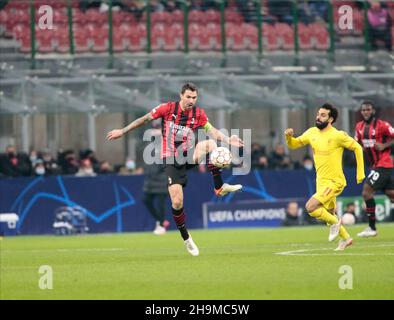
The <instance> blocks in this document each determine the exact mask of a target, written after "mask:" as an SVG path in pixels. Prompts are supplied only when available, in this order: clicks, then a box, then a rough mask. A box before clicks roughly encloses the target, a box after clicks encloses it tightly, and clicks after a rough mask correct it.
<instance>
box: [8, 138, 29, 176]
mask: <svg viewBox="0 0 394 320" xmlns="http://www.w3.org/2000/svg"><path fill="white" fill-rule="evenodd" d="M5 152H6V153H5V155H3V156H2V157H1V159H0V168H1V171H2V173H3V174H4V175H5V176H9V177H20V176H29V175H30V174H31V169H32V168H31V163H30V159H29V157H28V155H27V154H26V153H18V152H17V151H16V147H15V146H11V145H10V146H8V147H7V148H6V151H5Z"/></svg>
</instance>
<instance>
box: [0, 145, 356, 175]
mask: <svg viewBox="0 0 394 320" xmlns="http://www.w3.org/2000/svg"><path fill="white" fill-rule="evenodd" d="M250 157H251V167H252V169H258V170H264V169H274V170H293V169H304V170H308V171H310V170H314V166H313V160H312V158H311V157H310V156H309V155H305V156H304V157H303V159H302V161H294V160H293V159H292V158H291V157H290V155H289V154H288V152H287V151H286V148H285V146H284V145H283V144H276V145H275V147H274V149H273V150H272V151H271V152H269V153H267V152H266V148H265V147H264V146H262V145H260V144H258V143H253V144H252V147H251V155H250ZM140 162H141V163H140ZM355 165H356V162H355V159H354V156H353V154H352V153H348V154H347V153H345V156H344V166H345V167H355ZM145 169H146V165H144V164H143V161H142V160H138V161H136V160H135V159H132V158H126V160H125V162H124V163H121V164H111V163H110V162H108V161H106V160H98V159H97V157H96V154H95V152H94V151H92V150H90V149H87V150H81V151H80V152H79V153H78V154H77V153H76V152H75V151H74V150H60V151H58V152H57V155H56V157H54V156H53V154H52V153H51V151H50V150H40V151H36V150H31V151H30V153H29V154H27V153H25V152H18V151H17V149H16V147H15V146H13V145H9V146H7V148H6V150H5V152H4V153H0V176H3V177H29V176H52V175H74V176H77V177H94V176H96V175H101V174H119V175H139V174H144V170H145ZM195 171H196V172H201V173H204V172H207V169H206V166H205V164H201V165H200V166H198V167H196V168H195Z"/></svg>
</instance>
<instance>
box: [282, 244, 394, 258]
mask: <svg viewBox="0 0 394 320" xmlns="http://www.w3.org/2000/svg"><path fill="white" fill-rule="evenodd" d="M378 247H394V243H393V242H389V243H383V244H375V245H366V246H356V247H354V249H357V248H378ZM328 250H329V251H334V248H316V249H300V250H290V251H281V252H275V254H277V255H282V256H335V255H341V256H343V255H346V256H394V252H388V253H369V252H367V253H353V252H349V253H348V252H346V253H343V252H331V253H308V252H311V251H328ZM350 250H351V249H350Z"/></svg>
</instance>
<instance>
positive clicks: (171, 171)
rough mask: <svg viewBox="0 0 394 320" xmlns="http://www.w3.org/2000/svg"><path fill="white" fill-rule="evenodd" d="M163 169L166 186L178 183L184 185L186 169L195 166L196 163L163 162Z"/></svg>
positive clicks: (185, 182)
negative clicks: (166, 179)
mask: <svg viewBox="0 0 394 320" xmlns="http://www.w3.org/2000/svg"><path fill="white" fill-rule="evenodd" d="M164 166H165V171H166V174H167V177H168V186H171V185H173V184H180V185H182V187H186V184H187V174H186V171H187V170H190V169H193V168H195V167H196V166H198V164H195V163H185V164H177V163H176V164H165V165H164Z"/></svg>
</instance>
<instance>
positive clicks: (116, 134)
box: [107, 112, 153, 140]
mask: <svg viewBox="0 0 394 320" xmlns="http://www.w3.org/2000/svg"><path fill="white" fill-rule="evenodd" d="M152 120H153V117H152V115H151V113H150V112H149V113H147V114H146V115H144V116H143V117H141V118H138V119H136V120H134V121H133V122H132V123H130V124H129V125H128V126H126V127H124V128H123V129H115V130H112V131H110V132H108V134H107V140H115V139H118V138H121V137H122V136H123V135H125V134H126V133H128V132H130V131H132V130H134V129H136V128H139V127H141V126H143V125H144V124H146V123H148V122H150V121H152Z"/></svg>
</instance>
